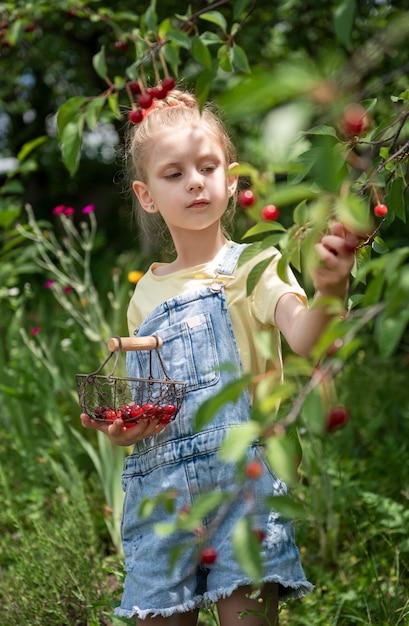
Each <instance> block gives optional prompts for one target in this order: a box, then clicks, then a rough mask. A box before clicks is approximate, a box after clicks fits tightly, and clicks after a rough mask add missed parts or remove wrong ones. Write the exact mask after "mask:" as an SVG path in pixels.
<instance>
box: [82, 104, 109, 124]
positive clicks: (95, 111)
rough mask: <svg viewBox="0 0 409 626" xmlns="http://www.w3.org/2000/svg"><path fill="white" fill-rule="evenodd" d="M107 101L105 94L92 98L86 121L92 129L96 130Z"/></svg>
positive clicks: (86, 112) (86, 113)
mask: <svg viewBox="0 0 409 626" xmlns="http://www.w3.org/2000/svg"><path fill="white" fill-rule="evenodd" d="M105 103H106V98H104V97H103V96H98V97H97V98H94V99H93V100H91V101H90V102H89V104H88V106H87V109H86V111H85V121H86V123H87V125H88V128H90V129H91V130H95V128H96V126H97V124H98V122H99V119H100V117H101V111H102V109H103V108H104V106H105Z"/></svg>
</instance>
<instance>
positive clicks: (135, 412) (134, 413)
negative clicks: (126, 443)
mask: <svg viewBox="0 0 409 626" xmlns="http://www.w3.org/2000/svg"><path fill="white" fill-rule="evenodd" d="M142 413H143V410H142V408H141V407H140V406H139V404H133V405H131V411H130V417H131V418H133V419H135V417H140V416H141V415H142Z"/></svg>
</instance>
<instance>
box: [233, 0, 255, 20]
mask: <svg viewBox="0 0 409 626" xmlns="http://www.w3.org/2000/svg"><path fill="white" fill-rule="evenodd" d="M250 2H251V0H235V2H234V4H233V19H235V20H237V19H238V18H239V17H240V15H241V14H242V13H243V11H244V10H245V9H246V7H247V6H248V5H249V4H250Z"/></svg>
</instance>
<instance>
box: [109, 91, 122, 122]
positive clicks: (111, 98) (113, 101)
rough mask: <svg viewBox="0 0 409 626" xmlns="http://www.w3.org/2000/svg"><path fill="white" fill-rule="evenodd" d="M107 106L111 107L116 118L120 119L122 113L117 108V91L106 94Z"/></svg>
mask: <svg viewBox="0 0 409 626" xmlns="http://www.w3.org/2000/svg"><path fill="white" fill-rule="evenodd" d="M108 106H109V108H110V109H111V111H112V113H113V114H114V115H115V117H116V118H117V119H118V120H120V119H121V118H122V115H121V111H120V109H119V104H118V94H117V93H111V94H110V95H109V96H108Z"/></svg>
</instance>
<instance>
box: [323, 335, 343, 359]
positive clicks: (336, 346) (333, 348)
mask: <svg viewBox="0 0 409 626" xmlns="http://www.w3.org/2000/svg"><path fill="white" fill-rule="evenodd" d="M343 345H344V341H343V339H341V337H338V339H335V341H333V343H332V344H331V345H330V346H329V348H328V349H327V356H333V355H334V354H336V353H337V352H338V350H340V349H341V348H342V346H343Z"/></svg>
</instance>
